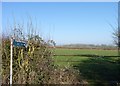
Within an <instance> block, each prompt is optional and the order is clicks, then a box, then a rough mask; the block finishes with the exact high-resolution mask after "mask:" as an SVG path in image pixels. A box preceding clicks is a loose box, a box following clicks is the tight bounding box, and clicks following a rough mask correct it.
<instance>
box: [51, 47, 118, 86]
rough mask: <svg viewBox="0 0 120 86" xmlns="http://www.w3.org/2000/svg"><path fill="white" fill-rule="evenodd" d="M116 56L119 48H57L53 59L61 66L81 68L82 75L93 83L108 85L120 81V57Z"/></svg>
mask: <svg viewBox="0 0 120 86" xmlns="http://www.w3.org/2000/svg"><path fill="white" fill-rule="evenodd" d="M75 55H76V56H75ZM105 56H106V57H105ZM115 56H117V50H100V49H99V50H96V49H64V48H62V49H61V48H56V49H55V56H54V57H53V59H54V61H55V64H56V65H58V66H59V67H73V68H75V69H77V70H79V72H80V77H82V78H83V79H84V80H86V81H87V82H89V83H90V84H91V85H93V84H94V85H97V86H98V85H99V84H101V85H103V86H104V85H105V86H108V85H107V84H108V83H109V84H114V83H117V82H119V81H120V76H119V75H120V64H119V63H118V59H119V57H115ZM101 85H100V86H101ZM114 86H116V85H114Z"/></svg>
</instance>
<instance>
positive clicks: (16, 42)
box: [10, 38, 27, 86]
mask: <svg viewBox="0 0 120 86" xmlns="http://www.w3.org/2000/svg"><path fill="white" fill-rule="evenodd" d="M26 45H27V43H25V42H20V41H16V40H15V39H13V38H11V46H10V49H11V51H10V86H12V62H13V59H12V58H13V46H14V47H26Z"/></svg>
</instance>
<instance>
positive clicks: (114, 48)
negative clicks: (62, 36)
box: [56, 44, 117, 50]
mask: <svg viewBox="0 0 120 86" xmlns="http://www.w3.org/2000/svg"><path fill="white" fill-rule="evenodd" d="M56 47H57V48H75V49H105V50H106V49H107V50H111V49H112V50H116V49H117V46H114V45H105V44H101V45H94V44H65V45H57V46H56Z"/></svg>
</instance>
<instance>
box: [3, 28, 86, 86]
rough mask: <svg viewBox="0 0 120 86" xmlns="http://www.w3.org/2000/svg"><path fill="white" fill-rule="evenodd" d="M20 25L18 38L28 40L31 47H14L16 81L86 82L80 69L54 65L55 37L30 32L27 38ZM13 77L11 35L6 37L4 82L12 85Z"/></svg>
mask: <svg viewBox="0 0 120 86" xmlns="http://www.w3.org/2000/svg"><path fill="white" fill-rule="evenodd" d="M19 28H20V26H18V30H17V29H16V30H15V31H16V32H14V34H15V35H14V36H15V37H14V38H15V39H16V40H18V39H23V40H24V41H27V43H28V46H27V48H25V47H15V46H14V47H13V81H12V82H13V84H84V82H83V81H82V80H81V79H80V78H79V77H78V76H79V72H78V71H76V70H74V69H72V68H71V69H69V68H63V69H60V68H58V67H57V66H55V65H54V61H53V59H52V56H53V53H54V52H53V50H51V48H49V47H50V46H52V45H55V43H54V41H53V40H49V41H47V42H45V41H44V40H43V39H42V38H41V37H39V36H38V35H31V36H30V35H29V37H28V38H27V39H26V38H25V37H24V36H23V35H21V34H22V31H20V29H19ZM19 33H20V34H19ZM53 49H54V48H53ZM9 79H10V36H9V37H3V39H2V84H9V83H10V82H9V81H10V80H9Z"/></svg>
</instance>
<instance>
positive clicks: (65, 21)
mask: <svg viewBox="0 0 120 86" xmlns="http://www.w3.org/2000/svg"><path fill="white" fill-rule="evenodd" d="M30 17H31V19H32V22H33V24H34V25H35V28H36V31H37V33H38V34H40V36H42V37H43V38H44V39H45V40H47V39H53V40H54V41H55V42H56V44H58V45H60V44H107V45H109V44H113V38H112V33H113V28H112V27H111V26H110V24H111V25H112V26H114V27H117V18H118V3H117V2H34V3H33V2H31V3H30V2H21V3H20V2H16V3H15V2H3V3H2V28H3V29H2V30H3V33H7V34H9V33H10V30H11V29H10V28H9V26H10V25H13V24H14V20H15V21H16V22H17V23H21V24H22V23H23V22H24V24H27V22H28V20H29V18H30ZM24 31H25V32H26V31H27V29H26V28H24Z"/></svg>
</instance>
